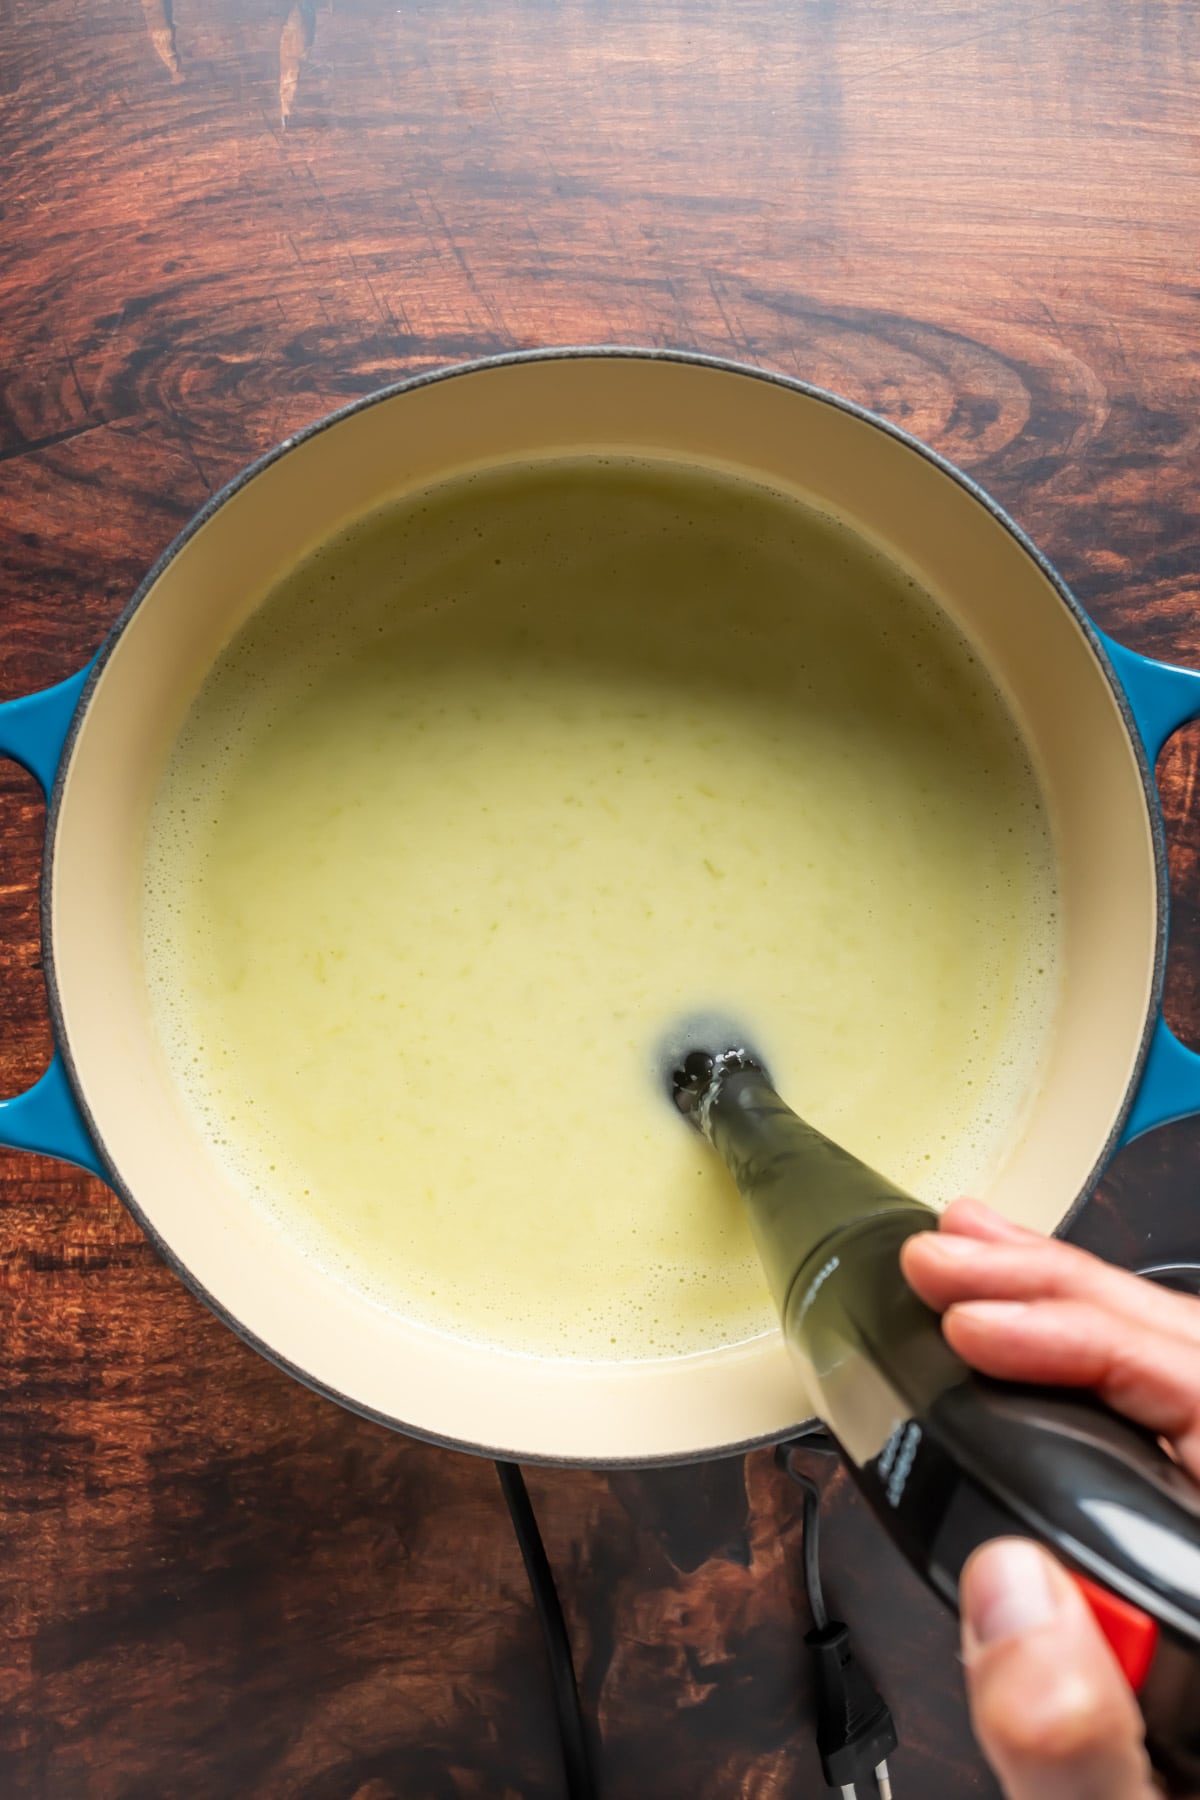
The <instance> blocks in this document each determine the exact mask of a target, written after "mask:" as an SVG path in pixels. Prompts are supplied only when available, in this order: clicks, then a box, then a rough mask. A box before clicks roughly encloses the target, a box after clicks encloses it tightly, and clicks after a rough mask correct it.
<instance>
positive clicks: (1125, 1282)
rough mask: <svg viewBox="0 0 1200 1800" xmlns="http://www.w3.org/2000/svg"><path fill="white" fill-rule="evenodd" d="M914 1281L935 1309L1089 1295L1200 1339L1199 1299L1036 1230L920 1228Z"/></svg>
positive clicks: (910, 1256)
mask: <svg viewBox="0 0 1200 1800" xmlns="http://www.w3.org/2000/svg"><path fill="white" fill-rule="evenodd" d="M901 1267H902V1269H903V1270H904V1275H905V1278H906V1279H907V1281H908V1282H909V1284H910V1286H911V1287H913V1288H914V1289H915V1290H916V1292H917V1293H918V1294H919V1295H920V1296H921V1298H922V1300H924V1301H925V1303H926V1305H927V1306H932V1307H933V1308H934V1310H935V1311H937V1312H944V1311H945V1310H946V1308H947V1307H948V1306H953V1305H954V1304H955V1302H956V1301H959V1300H1041V1299H1060V1300H1086V1301H1089V1302H1091V1303H1092V1304H1094V1305H1097V1306H1101V1307H1103V1308H1104V1309H1105V1310H1106V1311H1107V1312H1111V1313H1113V1314H1116V1315H1118V1316H1120V1317H1121V1318H1123V1319H1130V1320H1132V1321H1134V1322H1135V1323H1137V1324H1141V1325H1146V1326H1151V1327H1153V1328H1155V1329H1157V1330H1159V1331H1162V1332H1164V1333H1166V1334H1169V1335H1170V1336H1171V1337H1177V1338H1181V1339H1183V1340H1184V1341H1186V1342H1188V1343H1192V1344H1196V1345H1200V1301H1198V1300H1195V1299H1193V1298H1192V1297H1191V1296H1190V1295H1185V1294H1172V1293H1168V1292H1166V1291H1165V1290H1164V1289H1163V1288H1161V1287H1158V1286H1156V1285H1155V1284H1154V1283H1153V1282H1149V1281H1146V1280H1144V1279H1143V1277H1142V1276H1140V1275H1131V1274H1130V1273H1129V1271H1128V1270H1127V1269H1114V1268H1113V1267H1112V1265H1111V1264H1110V1263H1106V1262H1101V1260H1100V1258H1099V1257H1098V1256H1092V1255H1090V1254H1089V1253H1088V1251H1086V1250H1080V1249H1078V1248H1077V1247H1076V1246H1075V1245H1074V1244H1064V1243H1062V1242H1060V1241H1059V1240H1058V1239H1057V1238H1040V1237H1036V1236H1034V1235H1033V1234H1032V1233H1031V1234H1030V1235H1029V1236H1028V1237H1027V1238H1025V1239H1024V1240H1023V1241H1021V1242H1019V1243H1010V1242H1007V1241H1005V1240H1001V1239H991V1240H988V1239H981V1238H974V1237H961V1236H959V1235H957V1234H956V1233H954V1232H950V1233H947V1232H945V1231H921V1232H918V1233H917V1234H916V1235H915V1236H913V1237H911V1238H909V1239H908V1241H907V1242H906V1243H905V1245H904V1247H903V1249H902V1251H901Z"/></svg>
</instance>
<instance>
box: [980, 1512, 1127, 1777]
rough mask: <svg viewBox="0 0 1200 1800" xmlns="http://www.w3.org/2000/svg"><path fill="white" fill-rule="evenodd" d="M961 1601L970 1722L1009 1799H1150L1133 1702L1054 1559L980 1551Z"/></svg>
mask: <svg viewBox="0 0 1200 1800" xmlns="http://www.w3.org/2000/svg"><path fill="white" fill-rule="evenodd" d="M959 1603H960V1606H961V1610H962V1625H963V1660H964V1663H965V1666H966V1678H967V1697H968V1699H969V1701H970V1706H971V1722H972V1724H973V1726H974V1728H975V1735H976V1737H977V1738H978V1739H979V1743H980V1746H981V1748H982V1749H983V1752H984V1754H985V1756H986V1757H987V1759H988V1761H989V1762H990V1763H991V1765H992V1767H993V1769H994V1770H995V1771H996V1774H997V1775H998V1777H999V1779H1000V1784H1001V1786H1002V1787H1003V1789H1004V1792H1005V1794H1006V1796H1007V1800H1150V1797H1151V1795H1152V1794H1153V1793H1154V1788H1153V1786H1152V1782H1151V1775H1150V1768H1149V1764H1148V1762H1147V1760H1146V1753H1145V1749H1144V1747H1143V1744H1142V1729H1143V1728H1142V1719H1141V1714H1140V1713H1139V1711H1138V1708H1137V1703H1136V1701H1135V1700H1134V1697H1133V1694H1132V1692H1131V1690H1130V1688H1129V1685H1128V1683H1127V1682H1126V1680H1125V1677H1124V1676H1123V1675H1122V1673H1121V1671H1120V1669H1119V1667H1118V1666H1117V1662H1116V1659H1115V1658H1114V1656H1113V1654H1112V1652H1111V1650H1110V1649H1109V1647H1108V1645H1107V1644H1106V1643H1105V1641H1104V1638H1103V1636H1102V1635H1101V1633H1100V1629H1099V1627H1098V1626H1097V1624H1096V1622H1095V1620H1094V1619H1093V1618H1092V1615H1091V1613H1090V1611H1089V1610H1088V1607H1087V1605H1086V1604H1085V1602H1084V1600H1083V1598H1082V1596H1081V1595H1080V1594H1079V1592H1078V1590H1077V1588H1076V1587H1075V1585H1074V1583H1073V1582H1072V1581H1071V1580H1070V1579H1069V1578H1068V1576H1067V1575H1066V1573H1065V1571H1064V1570H1063V1569H1062V1568H1060V1567H1059V1565H1058V1564H1057V1563H1056V1562H1055V1560H1054V1558H1053V1557H1052V1556H1049V1555H1047V1553H1046V1552H1045V1551H1044V1550H1042V1549H1040V1548H1039V1546H1038V1545H1036V1544H1031V1543H1028V1542H1026V1541H1025V1540H1024V1539H1022V1538H999V1539H997V1540H996V1541H995V1542H993V1543H990V1544H984V1545H983V1546H982V1548H981V1549H979V1550H977V1551H976V1552H975V1554H974V1555H973V1556H972V1557H971V1558H970V1560H969V1561H968V1563H967V1565H966V1567H965V1568H964V1570H963V1573H962V1580H961V1582H960V1585H959Z"/></svg>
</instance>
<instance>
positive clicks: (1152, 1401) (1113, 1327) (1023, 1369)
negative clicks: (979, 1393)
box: [942, 1300, 1200, 1481]
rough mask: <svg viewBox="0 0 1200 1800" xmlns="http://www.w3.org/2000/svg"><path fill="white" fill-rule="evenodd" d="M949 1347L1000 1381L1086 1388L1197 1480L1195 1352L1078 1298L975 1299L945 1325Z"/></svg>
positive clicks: (1199, 1389)
mask: <svg viewBox="0 0 1200 1800" xmlns="http://www.w3.org/2000/svg"><path fill="white" fill-rule="evenodd" d="M942 1330H943V1331H944V1333H945V1335H946V1341H947V1342H948V1343H949V1345H950V1347H951V1349H952V1350H955V1351H957V1353H958V1354H959V1356H961V1357H962V1358H963V1360H964V1362H969V1363H970V1364H971V1366H972V1368H975V1369H979V1370H980V1371H981V1372H982V1373H983V1374H985V1375H995V1376H997V1377H998V1378H999V1379H1000V1380H1002V1381H1037V1382H1056V1383H1059V1384H1061V1385H1062V1386H1064V1387H1086V1388H1091V1389H1092V1390H1093V1391H1094V1392H1095V1393H1097V1394H1098V1395H1099V1396H1100V1398H1101V1399H1102V1400H1103V1401H1105V1402H1106V1403H1107V1405H1109V1406H1111V1407H1112V1408H1113V1409H1114V1410H1115V1411H1116V1412H1119V1413H1123V1414H1124V1416H1125V1417H1126V1418H1127V1419H1133V1420H1135V1421H1136V1422H1137V1423H1138V1424H1139V1425H1144V1426H1145V1427H1146V1428H1147V1430H1149V1431H1154V1432H1158V1433H1160V1434H1161V1435H1162V1436H1163V1437H1166V1438H1169V1439H1170V1440H1171V1442H1172V1444H1173V1445H1174V1446H1175V1450H1176V1452H1177V1453H1178V1456H1179V1460H1180V1462H1181V1463H1183V1465H1184V1467H1185V1468H1186V1469H1187V1470H1188V1472H1189V1473H1190V1474H1191V1475H1192V1476H1193V1477H1194V1478H1195V1479H1196V1480H1198V1481H1200V1348H1198V1347H1197V1346H1196V1345H1194V1344H1185V1343H1183V1342H1182V1341H1181V1340H1179V1339H1169V1338H1164V1335H1163V1333H1162V1332H1161V1331H1156V1330H1153V1329H1151V1328H1148V1327H1146V1326H1144V1325H1139V1324H1137V1323H1135V1322H1134V1321H1132V1320H1129V1319H1120V1318H1115V1317H1114V1316H1113V1315H1112V1314H1111V1313H1110V1312H1107V1311H1106V1310H1104V1309H1103V1308H1102V1307H1098V1306H1093V1305H1090V1304H1088V1303H1087V1302H1086V1301H1082V1300H1034V1301H1032V1302H1025V1301H1021V1300H972V1301H966V1302H964V1303H963V1304H961V1305H957V1306H952V1307H951V1308H950V1310H949V1312H947V1313H946V1315H945V1317H944V1319H943V1320H942Z"/></svg>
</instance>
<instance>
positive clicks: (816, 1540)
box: [496, 1424, 898, 1800]
mask: <svg viewBox="0 0 1200 1800" xmlns="http://www.w3.org/2000/svg"><path fill="white" fill-rule="evenodd" d="M799 1450H814V1451H817V1452H819V1453H821V1454H823V1455H833V1456H836V1455H838V1454H839V1451H838V1446H837V1443H836V1442H835V1440H834V1439H833V1438H832V1437H831V1436H830V1434H829V1433H828V1432H827V1431H826V1430H825V1427H824V1426H823V1425H819V1424H814V1425H812V1426H810V1428H809V1429H808V1430H807V1431H806V1432H803V1433H802V1434H801V1435H800V1436H799V1437H795V1438H792V1439H791V1441H790V1442H789V1443H786V1444H780V1445H779V1446H778V1448H777V1449H776V1451H775V1462H776V1465H777V1466H778V1467H779V1468H780V1469H782V1470H783V1471H784V1473H785V1474H786V1475H787V1476H788V1477H789V1479H790V1480H792V1481H794V1482H795V1483H796V1486H797V1487H798V1488H799V1489H800V1490H801V1492H802V1493H803V1495H804V1515H803V1527H804V1547H803V1557H804V1587H805V1592H806V1593H807V1595H808V1606H809V1611H810V1612H811V1614H812V1621H813V1624H812V1630H811V1631H809V1632H806V1633H805V1637H804V1641H805V1643H806V1644H807V1645H808V1647H809V1649H810V1650H811V1651H812V1654H813V1665H814V1674H815V1681H816V1689H817V1750H818V1753H819V1754H820V1758H821V1769H822V1771H823V1773H824V1776H825V1781H826V1783H827V1785H828V1786H829V1787H830V1788H836V1789H838V1791H839V1793H840V1795H841V1800H858V1784H859V1782H864V1781H866V1780H867V1779H868V1778H869V1777H871V1776H872V1775H873V1776H874V1780H875V1784H876V1791H877V1795H878V1800H892V1783H891V1777H890V1775H889V1773H888V1766H887V1759H888V1757H889V1756H890V1755H891V1753H892V1751H893V1750H895V1748H896V1744H897V1741H898V1740H897V1737H896V1727H895V1725H894V1723H893V1721H892V1715H891V1713H890V1712H889V1710H888V1707H887V1703H886V1702H885V1701H884V1699H883V1698H882V1696H881V1695H880V1694H879V1693H878V1692H877V1691H876V1689H875V1688H874V1687H873V1686H872V1684H871V1682H870V1681H869V1680H868V1679H867V1677H866V1675H865V1674H864V1673H863V1671H862V1669H861V1668H860V1666H859V1664H858V1663H857V1661H856V1660H855V1657H854V1653H853V1651H852V1650H851V1648H850V1633H849V1631H848V1630H847V1628H846V1626H845V1625H844V1624H843V1623H842V1622H841V1620H840V1619H831V1618H830V1617H829V1611H828V1608H827V1607H826V1604H825V1592H824V1588H823V1587H822V1585H821V1490H820V1488H819V1487H818V1485H817V1483H816V1482H815V1481H814V1480H813V1477H812V1476H811V1475H809V1474H806V1473H805V1471H804V1470H803V1469H799V1468H797V1467H796V1464H795V1460H794V1458H795V1455H796V1452H797V1451H799ZM496 1474H497V1476H498V1477H499V1480H500V1489H501V1492H502V1493H503V1495H504V1499H505V1502H506V1503H507V1506H508V1512H509V1517H510V1518H511V1519H512V1523H513V1530H514V1532H515V1533H516V1538H517V1543H518V1545H519V1546H520V1550H521V1557H522V1560H523V1562H524V1564H525V1573H526V1574H527V1575H528V1577H529V1586H530V1588H531V1590H532V1592H533V1603H534V1606H535V1608H536V1610H537V1615H538V1622H539V1624H540V1625H541V1628H542V1641H543V1643H544V1644H545V1647H546V1661H547V1663H548V1664H549V1666H550V1680H551V1683H552V1686H553V1691H554V1713H555V1718H556V1721H557V1724H558V1735H559V1742H560V1745H561V1749H562V1760H563V1772H564V1774H565V1776H566V1800H596V1787H595V1781H594V1779H593V1776H592V1767H591V1761H590V1759H589V1756H588V1747H587V1734H586V1731H585V1729H584V1723H583V1708H582V1706H581V1704H580V1699H579V1685H578V1682H577V1681H576V1678H575V1664H574V1661H573V1660H572V1657H571V1642H570V1639H569V1638H568V1636H567V1626H566V1620H565V1619H564V1618H563V1611H562V1604H561V1602H560V1600H559V1598H558V1590H557V1588H556V1587H555V1585H554V1575H553V1573H552V1571H551V1568H550V1561H549V1558H548V1557H547V1555H546V1547H545V1545H544V1544H543V1543H542V1534H541V1532H540V1531H539V1530H538V1523H537V1517H536V1515H535V1513H534V1510H533V1506H532V1504H531V1502H530V1499H529V1491H528V1489H527V1488H526V1486H525V1478H524V1476H523V1475H522V1474H521V1471H520V1469H519V1468H518V1467H517V1465H516V1463H511V1462H497V1464H496Z"/></svg>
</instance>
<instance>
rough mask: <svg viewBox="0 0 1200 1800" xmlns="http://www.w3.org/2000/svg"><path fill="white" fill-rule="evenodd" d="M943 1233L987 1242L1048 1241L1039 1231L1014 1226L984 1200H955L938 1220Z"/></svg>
mask: <svg viewBox="0 0 1200 1800" xmlns="http://www.w3.org/2000/svg"><path fill="white" fill-rule="evenodd" d="M939 1225H940V1228H941V1229H942V1230H943V1231H951V1232H956V1233H958V1234H960V1235H961V1236H963V1237H973V1238H980V1239H981V1240H983V1241H984V1242H991V1243H1006V1244H1027V1243H1028V1242H1029V1240H1030V1239H1031V1238H1032V1239H1033V1240H1034V1242H1035V1243H1043V1242H1044V1241H1045V1238H1044V1234H1043V1233H1042V1232H1040V1231H1030V1230H1029V1229H1028V1227H1027V1226H1025V1225H1017V1224H1014V1222H1013V1221H1012V1219H1006V1218H1005V1217H1004V1214H1003V1213H998V1212H996V1211H994V1210H993V1208H992V1207H990V1206H985V1205H984V1203H983V1201H982V1200H969V1199H960V1200H952V1201H951V1202H950V1204H949V1206H948V1207H947V1208H946V1210H945V1212H944V1213H943V1214H942V1215H941V1218H940V1220H939Z"/></svg>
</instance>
